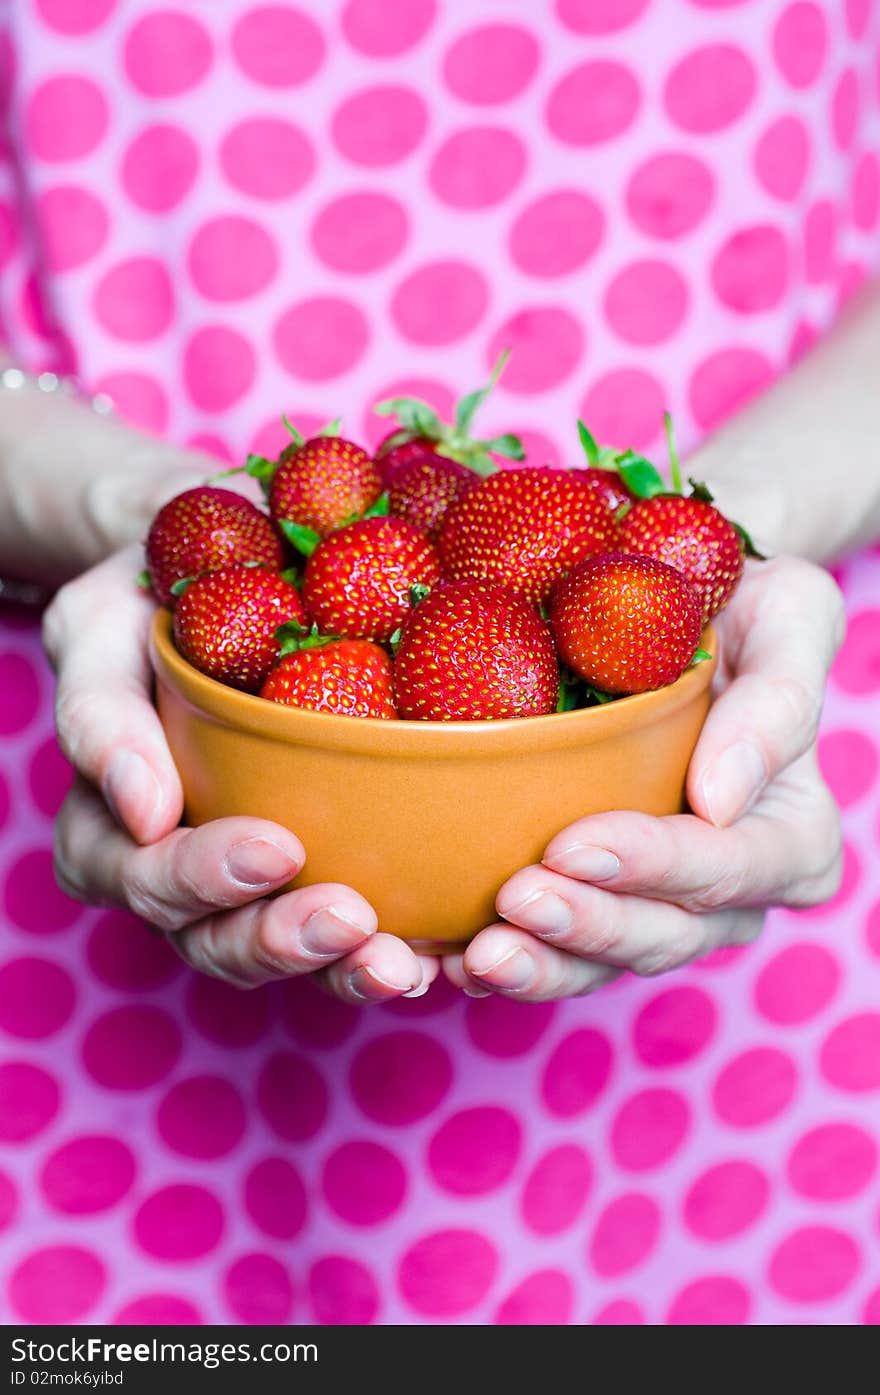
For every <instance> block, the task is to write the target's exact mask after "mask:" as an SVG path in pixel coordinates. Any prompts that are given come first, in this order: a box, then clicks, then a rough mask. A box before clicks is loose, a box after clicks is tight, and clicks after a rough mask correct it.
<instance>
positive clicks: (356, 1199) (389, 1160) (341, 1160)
mask: <svg viewBox="0 0 880 1395" xmlns="http://www.w3.org/2000/svg"><path fill="white" fill-rule="evenodd" d="M406 1187H407V1180H406V1170H405V1168H404V1166H403V1163H402V1162H401V1161H400V1159H399V1158H398V1157H396V1156H395V1154H394V1153H392V1152H391V1151H390V1150H389V1149H388V1148H384V1147H383V1146H382V1145H381V1144H380V1143H369V1142H352V1143H343V1144H342V1145H341V1146H340V1147H339V1148H336V1149H335V1150H334V1151H333V1152H332V1153H331V1154H330V1156H329V1157H328V1159H327V1161H326V1162H325V1164H324V1176H323V1188H324V1196H325V1198H326V1200H327V1204H328V1206H330V1207H331V1208H332V1210H334V1211H335V1212H336V1214H337V1215H338V1216H341V1217H342V1219H343V1220H344V1221H348V1223H349V1225H357V1226H370V1225H379V1224H380V1223H381V1222H382V1221H385V1220H387V1219H388V1217H389V1216H393V1215H394V1212H395V1211H397V1210H399V1208H400V1206H401V1205H402V1203H403V1198H404V1196H405V1195H406Z"/></svg>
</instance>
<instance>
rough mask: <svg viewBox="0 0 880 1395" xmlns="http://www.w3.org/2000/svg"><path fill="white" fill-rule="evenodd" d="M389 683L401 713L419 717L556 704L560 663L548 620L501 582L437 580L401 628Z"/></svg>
mask: <svg viewBox="0 0 880 1395" xmlns="http://www.w3.org/2000/svg"><path fill="white" fill-rule="evenodd" d="M394 691H395V699H396V703H397V710H398V712H399V713H400V715H401V717H409V718H411V719H413V720H418V721H423V722H474V721H500V720H501V719H503V718H505V717H540V716H543V715H544V714H545V713H548V712H555V711H556V703H557V700H558V697H559V668H558V665H557V663H556V655H555V654H554V652H553V644H552V641H551V639H550V631H549V628H548V626H547V624H546V623H545V621H543V620H542V619H541V617H540V615H539V614H538V612H537V611H536V610H535V609H534V607H533V606H531V605H529V603H528V602H527V601H524V600H523V599H522V598H521V597H520V596H517V595H514V593H513V592H511V591H509V590H508V589H507V588H506V587H504V586H496V585H494V584H491V583H487V582H484V581H470V580H469V581H448V582H441V584H440V585H439V586H437V587H435V588H434V590H433V591H431V592H430V594H429V595H428V596H426V597H425V599H424V600H422V601H420V602H419V604H418V605H417V606H416V609H415V610H414V612H413V613H412V615H411V616H410V618H409V619H408V620H407V622H406V625H405V626H404V628H403V633H402V635H401V638H400V644H399V647H398V650H397V657H396V658H395V661H394Z"/></svg>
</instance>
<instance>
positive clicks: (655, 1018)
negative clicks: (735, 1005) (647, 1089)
mask: <svg viewBox="0 0 880 1395" xmlns="http://www.w3.org/2000/svg"><path fill="white" fill-rule="evenodd" d="M716 1016H717V1014H716V1012H715V1004H714V1003H713V1001H712V999H711V998H710V997H709V995H708V994H707V993H704V992H703V991H702V990H701V989H699V988H669V989H667V990H666V991H665V992H663V993H658V994H657V996H656V997H655V998H651V999H649V1000H648V1002H647V1003H645V1005H644V1006H643V1007H642V1009H641V1011H640V1012H639V1015H638V1017H637V1018H636V1020H635V1022H634V1024H633V1045H634V1046H635V1049H636V1054H637V1055H638V1056H640V1057H641V1059H642V1060H643V1061H644V1063H645V1065H647V1066H658V1067H666V1066H678V1065H681V1064H682V1063H683V1062H685V1061H690V1060H692V1059H693V1057H694V1056H697V1055H699V1053H700V1052H701V1051H702V1050H704V1049H705V1047H706V1046H708V1044H709V1042H710V1041H711V1039H712V1037H713V1035H714V1032H715V1026H716Z"/></svg>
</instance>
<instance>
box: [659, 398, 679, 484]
mask: <svg viewBox="0 0 880 1395" xmlns="http://www.w3.org/2000/svg"><path fill="white" fill-rule="evenodd" d="M663 429H664V431H665V432H666V449H667V450H668V451H669V468H670V470H671V472H672V488H673V491H674V492H675V493H676V494H681V493H682V483H681V463H680V461H679V459H678V448H677V446H676V444H675V431H674V429H673V426H672V417H671V416H670V415H669V413H668V412H664V413H663Z"/></svg>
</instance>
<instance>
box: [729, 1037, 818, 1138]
mask: <svg viewBox="0 0 880 1395" xmlns="http://www.w3.org/2000/svg"><path fill="white" fill-rule="evenodd" d="M796 1088H797V1071H796V1069H795V1065H794V1061H793V1060H792V1059H791V1057H790V1056H788V1055H786V1054H785V1052H783V1051H777V1050H775V1048H773V1047H769V1046H764V1047H762V1046H757V1047H754V1048H752V1049H751V1050H749V1051H743V1052H742V1053H741V1054H740V1055H739V1056H735V1057H734V1059H733V1060H732V1061H730V1062H729V1063H728V1064H727V1065H726V1066H725V1067H724V1069H723V1070H722V1072H721V1074H720V1075H719V1076H718V1079H717V1080H716V1082H715V1088H714V1090H713V1092H712V1100H713V1104H714V1106H715V1112H716V1113H717V1114H718V1116H719V1118H721V1119H723V1121H724V1122H725V1123H726V1124H730V1125H732V1127H733V1128H737V1129H749V1128H756V1127H757V1126H759V1125H760V1124H766V1123H767V1121H768V1119H774V1118H775V1117H776V1115H777V1114H781V1113H782V1111H783V1110H784V1109H786V1108H787V1107H788V1105H789V1104H790V1103H791V1100H792V1099H793V1097H794V1093H795V1089H796Z"/></svg>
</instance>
